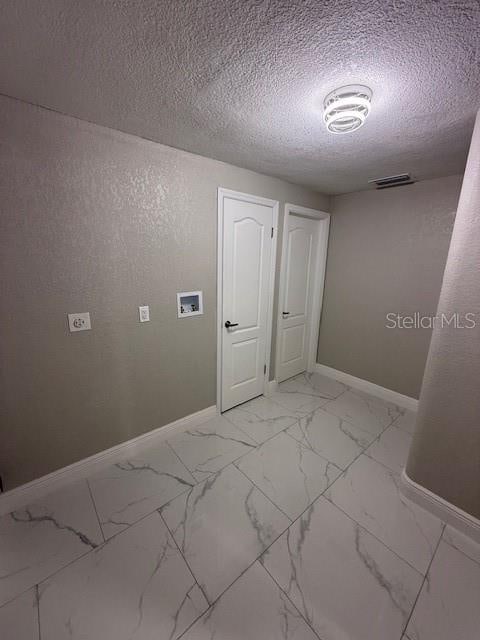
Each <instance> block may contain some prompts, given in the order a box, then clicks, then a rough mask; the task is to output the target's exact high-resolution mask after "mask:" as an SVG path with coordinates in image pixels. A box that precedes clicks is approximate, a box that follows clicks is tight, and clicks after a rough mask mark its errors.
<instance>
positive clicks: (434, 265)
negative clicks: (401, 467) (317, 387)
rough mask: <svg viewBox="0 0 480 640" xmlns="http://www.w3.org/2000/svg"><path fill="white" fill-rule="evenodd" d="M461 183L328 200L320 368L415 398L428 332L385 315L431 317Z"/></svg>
mask: <svg viewBox="0 0 480 640" xmlns="http://www.w3.org/2000/svg"><path fill="white" fill-rule="evenodd" d="M461 181H462V178H461V176H450V177H447V178H439V179H435V180H425V181H423V182H418V183H416V184H414V185H411V186H405V187H398V188H395V189H386V190H384V191H362V192H357V193H350V194H346V195H341V196H335V197H334V198H333V199H332V203H331V211H332V219H331V231H330V242H329V249H328V262H327V273H326V287H325V296H324V305H323V313H322V319H321V324H320V340H319V348H318V357H317V360H318V362H320V363H322V364H325V365H327V366H329V367H333V368H334V369H338V370H340V371H344V372H346V373H349V374H351V375H354V376H357V377H359V378H363V379H365V380H369V381H370V382H374V383H376V384H379V385H381V386H382V387H387V388H389V389H393V390H394V391H398V392H400V393H403V394H406V395H408V396H411V397H415V398H418V396H419V392H420V387H421V383H422V377H423V372H424V367H425V361H426V358H427V353H428V347H429V342H430V337H431V331H430V330H428V329H409V330H405V329H403V330H402V329H387V328H386V326H385V324H386V319H385V318H386V314H387V313H390V312H398V313H401V314H404V315H408V314H413V313H414V312H416V311H418V312H420V313H422V314H435V311H436V308H437V303H438V296H439V293H440V286H441V282H442V275H443V270H444V267H445V261H446V258H447V252H448V246H449V242H450V237H451V232H452V227H453V222H454V217H455V210H456V208H457V202H458V196H459V193H460V186H461Z"/></svg>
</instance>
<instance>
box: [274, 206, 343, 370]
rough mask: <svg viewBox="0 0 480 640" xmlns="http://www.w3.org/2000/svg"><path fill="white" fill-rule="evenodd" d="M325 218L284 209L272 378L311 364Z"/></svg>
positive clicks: (323, 257) (321, 280)
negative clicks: (274, 372)
mask: <svg viewBox="0 0 480 640" xmlns="http://www.w3.org/2000/svg"><path fill="white" fill-rule="evenodd" d="M329 219H330V216H329V214H327V213H324V212H321V211H315V210H312V209H306V208H304V207H296V206H294V205H288V204H287V205H285V219H284V227H283V244H282V246H283V249H282V266H281V277H280V296H279V309H278V322H277V350H276V379H277V382H282V381H283V380H286V379H287V378H291V377H293V376H295V375H297V374H299V373H301V372H303V371H305V370H308V371H312V370H313V367H314V365H315V362H316V351H317V344H318V329H319V322H320V311H321V303H322V297H323V283H324V274H325V264H326V254H327V242H328V226H329Z"/></svg>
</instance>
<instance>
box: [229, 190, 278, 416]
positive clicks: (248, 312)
mask: <svg viewBox="0 0 480 640" xmlns="http://www.w3.org/2000/svg"><path fill="white" fill-rule="evenodd" d="M243 197H244V198H245V197H246V196H243ZM273 212H274V205H265V204H259V203H258V202H255V199H254V198H253V197H252V201H251V202H249V201H247V200H245V199H236V198H235V197H227V196H224V198H223V287H222V288H223V319H222V407H221V409H222V411H226V410H227V409H229V408H231V407H233V406H235V405H237V404H240V403H241V402H245V401H246V400H250V399H251V398H254V397H256V396H258V395H261V394H262V393H263V388H264V367H265V364H266V358H267V357H270V354H267V353H266V345H267V332H268V331H270V328H269V327H267V318H268V304H269V291H270V286H271V283H270V269H271V262H270V258H271V251H272V237H271V236H272V233H271V232H272V225H273Z"/></svg>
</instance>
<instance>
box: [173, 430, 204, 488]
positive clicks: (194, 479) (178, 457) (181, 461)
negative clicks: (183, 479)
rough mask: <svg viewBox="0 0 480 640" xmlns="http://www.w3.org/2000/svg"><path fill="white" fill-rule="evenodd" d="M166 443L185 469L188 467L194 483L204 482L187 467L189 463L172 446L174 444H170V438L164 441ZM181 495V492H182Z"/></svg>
mask: <svg viewBox="0 0 480 640" xmlns="http://www.w3.org/2000/svg"><path fill="white" fill-rule="evenodd" d="M164 442H165V444H166V445H167V447H168V448H169V449H170V451H171V452H172V453H173V455H174V456H175V457H176V458H177V460H178V461H179V462H180V464H181V465H182V467H184V469H186V470H187V471H188V473H189V474H190V476H191V477H192V478H193V482H194V485H193V486H196V485H197V484H199V483H200V482H202V481H201V480H197V479H196V478H195V476H194V475H193V473H192V472H191V471H190V469H189V468H188V467H187V465H186V464H185V463H184V462H183V460H182V459H181V458H180V456H179V455H178V453H177V452H176V451H175V449H174V448H173V447H172V445H171V444H170V442H169V441H168V440H165V441H164ZM187 491H188V489H187ZM180 495H181V494H180Z"/></svg>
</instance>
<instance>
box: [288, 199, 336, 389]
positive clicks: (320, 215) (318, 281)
mask: <svg viewBox="0 0 480 640" xmlns="http://www.w3.org/2000/svg"><path fill="white" fill-rule="evenodd" d="M291 215H298V216H302V217H304V218H310V219H311V220H317V221H318V224H319V234H318V247H317V256H316V261H315V268H314V273H313V283H312V288H313V291H314V292H316V295H314V297H313V305H312V310H311V326H310V335H309V338H308V347H307V349H308V351H307V371H308V372H312V371H314V369H315V365H316V362H317V350H318V336H319V333H320V316H321V313H322V305H323V292H324V289H325V271H326V266H327V250H328V234H329V229H330V214H329V213H327V212H326V211H319V210H317V209H309V208H308V207H300V206H299V205H296V204H290V203H288V202H287V203H286V204H285V209H284V216H283V230H282V255H281V262H280V282H279V288H278V317H277V325H276V326H277V334H276V341H277V344H276V349H275V380H277V379H278V367H279V362H280V347H281V340H280V333H281V330H282V309H281V304H282V302H283V299H284V296H285V286H286V270H287V249H288V246H287V241H288V222H289V220H290V216H291Z"/></svg>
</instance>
